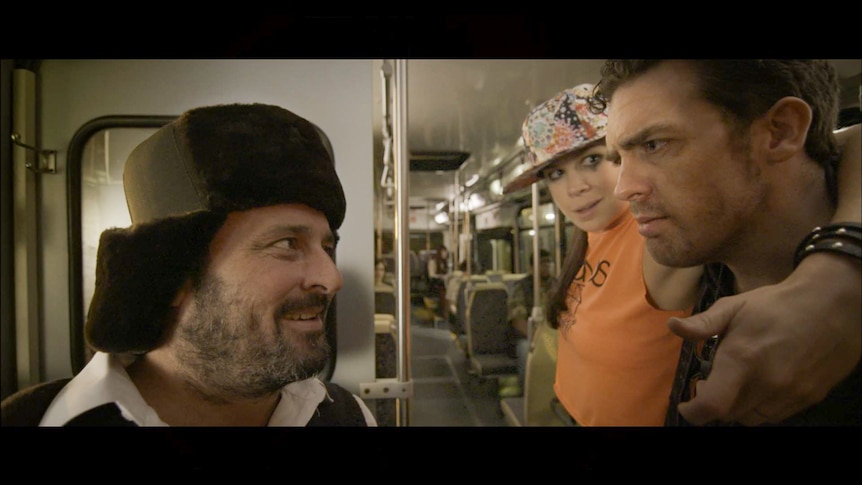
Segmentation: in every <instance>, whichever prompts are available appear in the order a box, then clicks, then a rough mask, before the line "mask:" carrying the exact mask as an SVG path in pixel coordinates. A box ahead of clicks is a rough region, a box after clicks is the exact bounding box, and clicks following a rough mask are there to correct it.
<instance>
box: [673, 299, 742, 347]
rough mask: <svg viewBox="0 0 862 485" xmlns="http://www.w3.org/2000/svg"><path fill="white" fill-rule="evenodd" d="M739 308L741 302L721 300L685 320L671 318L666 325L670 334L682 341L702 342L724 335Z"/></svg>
mask: <svg viewBox="0 0 862 485" xmlns="http://www.w3.org/2000/svg"><path fill="white" fill-rule="evenodd" d="M737 302H738V303H737ZM740 308H742V300H738V299H734V298H733V297H726V298H721V299H719V300H718V301H716V302H715V304H713V305H712V307H710V308H709V310H706V311H705V312H701V313H697V314H694V315H691V316H688V317H686V318H678V317H671V318H670V319H669V320H668V322H667V325H668V327H669V328H670V330H671V332H673V333H675V334H677V335H679V336H680V337H682V338H684V339H688V340H703V339H705V338H709V337H711V336H713V335H719V334H722V333H724V330H725V329H726V328H727V326H728V325H729V324H730V320H731V319H732V318H733V316H734V315H736V312H737V311H739V309H740Z"/></svg>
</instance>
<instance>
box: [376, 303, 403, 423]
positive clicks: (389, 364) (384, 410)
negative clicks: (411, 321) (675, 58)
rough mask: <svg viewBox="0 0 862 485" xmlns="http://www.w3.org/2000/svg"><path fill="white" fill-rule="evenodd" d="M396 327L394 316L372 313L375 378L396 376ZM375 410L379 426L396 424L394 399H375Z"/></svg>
mask: <svg viewBox="0 0 862 485" xmlns="http://www.w3.org/2000/svg"><path fill="white" fill-rule="evenodd" d="M397 333H398V328H397V326H396V324H395V316H394V315H390V314H386V313H375V314H374V357H375V366H374V375H375V377H376V378H377V379H387V378H393V377H397V376H396V364H397V362H396V359H397V352H396V348H395V339H396V338H397ZM375 401H376V402H375V405H374V406H375V407H374V409H375V411H376V413H375V414H376V416H375V417H376V418H377V424H378V425H379V426H395V425H396V408H395V400H394V399H376V400H375Z"/></svg>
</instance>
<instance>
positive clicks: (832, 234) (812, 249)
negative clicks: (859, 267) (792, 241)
mask: <svg viewBox="0 0 862 485" xmlns="http://www.w3.org/2000/svg"><path fill="white" fill-rule="evenodd" d="M820 251H826V252H830V253H838V254H845V255H847V256H852V257H854V258H856V259H859V260H862V224H859V223H858V222H841V223H837V224H828V225H825V226H819V227H815V228H814V229H813V230H812V231H811V232H809V233H808V235H807V236H805V238H804V239H803V240H802V242H800V243H799V245H798V246H797V247H796V253H795V254H794V256H793V268H796V267H797V266H799V263H800V262H801V261H802V260H803V259H804V258H805V257H806V256H808V255H809V254H812V253H816V252H820Z"/></svg>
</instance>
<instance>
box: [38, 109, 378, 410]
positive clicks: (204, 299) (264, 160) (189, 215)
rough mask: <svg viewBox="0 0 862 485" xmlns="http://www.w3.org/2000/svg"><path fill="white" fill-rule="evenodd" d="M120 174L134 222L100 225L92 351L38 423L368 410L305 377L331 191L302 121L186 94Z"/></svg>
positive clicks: (320, 361)
mask: <svg viewBox="0 0 862 485" xmlns="http://www.w3.org/2000/svg"><path fill="white" fill-rule="evenodd" d="M123 177H124V178H123V183H124V189H125V193H126V199H127V202H128V204H129V211H130V214H131V218H132V223H133V224H132V226H131V227H130V228H126V229H109V230H107V231H105V232H104V233H103V234H102V237H101V240H100V244H99V251H98V260H97V268H96V289H95V294H94V296H93V301H92V304H91V306H90V309H89V312H88V315H87V323H86V336H87V340H88V342H89V344H90V345H91V346H92V347H93V348H95V349H96V350H98V352H97V353H96V354H95V355H94V357H93V358H92V359H91V361H90V362H89V364H88V365H87V366H86V368H84V369H83V371H81V372H80V373H79V374H78V375H77V376H76V377H75V378H74V379H73V380H72V381H71V382H70V383H69V384H67V385H66V386H65V387H64V388H63V389H62V391H61V392H60V393H59V394H57V397H56V398H54V399H53V401H52V402H51V404H50V406H49V407H48V409H47V412H45V414H44V415H43V417H42V419H41V422H40V424H41V425H43V426H62V425H67V424H85V425H106V424H107V425H132V426H134V425H138V426H165V425H169V426H307V425H308V426H311V425H329V426H333V425H335V426H340V425H357V426H365V425H372V426H373V425H376V422H375V420H374V418H373V416H372V414H371V413H370V411H369V410H368V408H367V407H366V405H365V404H364V403H363V402H362V401H361V400H360V399H359V398H357V397H356V396H355V395H353V394H351V393H350V392H349V391H347V390H345V389H343V388H342V387H340V386H338V385H336V384H333V383H329V382H326V383H324V382H323V381H321V380H320V379H318V378H317V377H316V374H318V373H319V372H320V371H321V370H322V369H323V368H324V366H325V364H326V362H327V361H328V358H329V353H330V348H329V345H328V342H327V340H326V336H325V332H324V321H325V317H326V312H327V310H328V308H329V305H330V303H331V301H332V299H333V297H334V295H335V293H336V292H337V291H338V290H339V289H340V288H341V286H342V277H341V273H340V272H339V270H338V268H336V266H335V263H334V261H333V255H334V253H335V246H336V244H337V242H338V235H337V232H336V231H337V229H338V228H339V227H340V226H341V223H342V221H343V220H344V214H345V205H346V204H345V198H344V192H343V190H342V187H341V182H340V181H339V179H338V176H337V174H336V172H335V168H334V164H333V159H332V151H331V147H330V146H329V144H328V140H327V138H326V136H325V135H324V134H323V133H322V132H321V131H320V130H319V129H318V128H317V127H316V126H315V125H313V124H312V123H310V122H309V121H307V120H305V119H303V118H301V117H299V116H297V115H295V114H293V113H291V112H289V111H287V110H285V109H282V108H279V107H276V106H269V105H262V104H251V105H240V104H236V105H220V106H210V107H203V108H196V109H192V110H190V111H188V112H186V113H184V114H183V115H182V116H180V117H179V118H178V119H177V120H175V121H174V122H172V123H170V124H168V125H166V126H165V127H163V128H162V129H160V130H159V131H158V132H156V133H155V134H154V135H153V136H152V137H150V138H148V139H147V140H145V141H144V142H143V143H141V144H140V145H139V146H138V147H137V148H136V149H135V150H134V151H133V152H132V153H131V155H130V156H129V160H128V162H127V164H126V168H125V172H124V175H123Z"/></svg>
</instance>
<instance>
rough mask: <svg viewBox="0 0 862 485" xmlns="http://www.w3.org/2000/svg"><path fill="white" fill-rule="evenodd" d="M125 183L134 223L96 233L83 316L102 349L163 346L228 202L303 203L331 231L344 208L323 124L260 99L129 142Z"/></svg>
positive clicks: (198, 111) (187, 116)
mask: <svg viewBox="0 0 862 485" xmlns="http://www.w3.org/2000/svg"><path fill="white" fill-rule="evenodd" d="M123 188H124V191H125V194H126V202H127V203H128V206H129V213H130V215H131V219H132V226H131V227H129V228H113V229H108V230H106V231H104V232H103V233H102V235H101V237H100V240H99V250H98V254H97V259H96V285H95V292H94V294H93V300H92V302H91V304H90V308H89V311H88V313H87V322H86V326H85V333H86V337H87V341H88V343H89V344H90V345H91V346H92V347H93V348H95V349H97V350H101V351H104V352H138V353H140V352H147V351H149V350H152V349H153V348H155V347H157V346H158V344H159V343H160V341H161V339H162V337H163V333H164V330H165V329H166V328H167V325H168V323H170V317H171V302H172V300H173V298H174V297H175V295H176V293H177V291H178V290H179V289H180V287H181V286H182V284H183V283H184V282H185V281H186V279H187V278H188V277H189V276H190V275H191V274H192V272H193V271H195V270H196V269H198V268H200V267H201V266H202V265H203V264H204V262H205V258H206V255H207V253H208V249H209V243H210V242H211V240H212V238H213V236H214V235H215V233H216V231H218V229H219V228H220V227H221V226H222V224H223V223H224V220H225V217H227V214H228V213H229V212H233V211H243V210H248V209H252V208H255V207H264V206H269V205H276V204H283V203H301V204H305V205H308V206H310V207H312V208H314V209H317V210H319V211H321V212H322V213H323V214H325V215H326V218H327V220H328V221H329V226H330V228H331V229H332V230H333V231H335V230H336V229H338V228H339V227H341V223H342V222H343V221H344V213H345V210H346V202H345V198H344V191H343V189H342V187H341V182H340V181H339V179H338V175H337V174H336V172H335V165H334V160H333V155H332V148H331V145H330V144H329V140H328V138H327V137H326V135H325V134H324V133H323V131H321V130H320V129H319V128H318V127H317V126H315V125H314V124H312V123H311V122H309V121H307V120H305V119H304V118H302V117H300V116H297V115H296V114H294V113H292V112H290V111H287V110H285V109H283V108H280V107H278V106H270V105H264V104H230V105H218V106H208V107H202V108H195V109H192V110H190V111H187V112H186V113H184V114H182V115H181V116H180V117H179V118H177V119H176V120H175V121H173V122H171V123H169V124H167V125H165V126H164V127H162V128H161V129H159V130H158V131H157V132H156V133H155V134H153V135H152V136H151V137H149V138H147V139H146V140H144V141H143V142H142V143H141V144H140V145H138V146H137V147H136V148H135V149H134V150H133V151H132V153H131V154H130V155H129V158H128V160H127V162H126V166H125V170H124V172H123Z"/></svg>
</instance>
